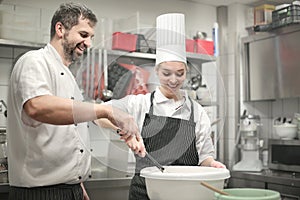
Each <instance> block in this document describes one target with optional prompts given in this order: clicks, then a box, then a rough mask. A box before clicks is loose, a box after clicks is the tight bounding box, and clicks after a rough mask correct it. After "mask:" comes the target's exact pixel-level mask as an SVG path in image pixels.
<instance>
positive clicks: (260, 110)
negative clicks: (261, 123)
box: [254, 101, 272, 118]
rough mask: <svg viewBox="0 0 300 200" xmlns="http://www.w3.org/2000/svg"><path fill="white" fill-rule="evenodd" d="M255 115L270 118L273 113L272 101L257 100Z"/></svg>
mask: <svg viewBox="0 0 300 200" xmlns="http://www.w3.org/2000/svg"><path fill="white" fill-rule="evenodd" d="M254 106H255V113H254V114H255V115H259V116H260V118H268V117H270V116H271V115H272V110H271V109H272V108H271V103H270V102H269V101H262V102H255V103H254Z"/></svg>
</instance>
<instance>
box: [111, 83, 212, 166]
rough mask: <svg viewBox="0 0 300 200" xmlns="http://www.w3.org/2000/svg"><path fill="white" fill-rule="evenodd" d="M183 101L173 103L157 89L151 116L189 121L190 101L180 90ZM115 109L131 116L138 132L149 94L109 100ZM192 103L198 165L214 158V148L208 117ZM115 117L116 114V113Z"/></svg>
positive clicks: (146, 110)
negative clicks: (209, 158)
mask: <svg viewBox="0 0 300 200" xmlns="http://www.w3.org/2000/svg"><path fill="white" fill-rule="evenodd" d="M181 93H182V95H183V97H184V98H183V99H182V100H181V101H174V100H173V99H168V98H167V97H165V96H164V95H163V94H162V93H161V91H160V89H159V87H157V88H156V90H155V93H154V99H153V114H154V115H157V116H165V117H172V118H178V119H184V120H189V119H190V114H191V101H189V98H188V94H187V92H186V91H184V90H181ZM107 103H109V104H112V106H115V107H117V108H120V109H122V110H123V111H126V112H128V113H129V114H131V115H132V116H133V117H134V119H135V120H136V123H137V124H138V127H139V130H140V131H141V130H142V127H143V123H144V118H145V114H146V113H148V112H149V109H150V105H151V101H150V93H148V94H145V95H128V96H126V97H124V98H123V99H120V100H111V101H109V102H107ZM193 103H194V121H195V123H196V127H195V132H196V133H195V134H196V149H197V152H198V156H199V165H200V163H201V162H203V161H204V160H205V159H206V158H208V157H214V154H215V152H214V147H213V143H212V139H211V137H210V136H211V126H210V120H209V117H208V115H207V113H206V111H205V110H204V108H203V107H202V106H201V105H200V104H198V103H196V102H193ZM116 115H117V113H116Z"/></svg>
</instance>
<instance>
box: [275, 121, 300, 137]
mask: <svg viewBox="0 0 300 200" xmlns="http://www.w3.org/2000/svg"><path fill="white" fill-rule="evenodd" d="M273 127H274V129H275V133H276V134H277V135H278V136H279V137H280V138H282V139H294V138H295V137H296V136H297V125H296V124H289V123H284V124H281V125H274V126H273Z"/></svg>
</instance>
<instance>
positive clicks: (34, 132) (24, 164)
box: [7, 44, 91, 187]
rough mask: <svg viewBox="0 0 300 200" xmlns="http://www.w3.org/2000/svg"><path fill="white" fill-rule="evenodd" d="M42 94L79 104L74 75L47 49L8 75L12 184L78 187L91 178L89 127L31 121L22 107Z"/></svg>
mask: <svg viewBox="0 0 300 200" xmlns="http://www.w3.org/2000/svg"><path fill="white" fill-rule="evenodd" d="M41 95H55V96H59V97H63V98H70V99H75V100H78V101H82V100H83V97H82V94H81V92H80V90H79V88H78V85H77V84H76V81H75V78H74V76H73V75H72V73H71V71H70V70H69V68H68V67H66V66H65V65H64V64H63V62H62V59H61V57H60V56H59V54H58V53H57V51H56V50H55V48H54V47H53V46H52V45H51V44H48V45H47V46H45V47H44V48H42V49H39V50H34V51H30V52H27V53H26V54H25V55H23V56H22V57H21V58H20V59H19V60H18V62H17V63H16V65H15V67H14V69H13V72H12V75H11V80H10V86H9V94H8V120H7V137H8V171H9V173H8V174H9V182H10V185H13V186H20V187H34V186H45V185H54V184H60V183H66V184H73V183H79V182H82V181H84V180H86V179H87V178H88V176H89V175H90V163H91V154H90V144H89V134H88V124H87V123H80V124H72V125H61V126H56V125H51V124H46V123H41V122H38V121H35V120H34V119H32V118H30V117H29V116H27V115H26V113H25V112H24V110H23V105H24V103H25V102H26V101H27V100H29V99H31V98H34V97H37V96H41Z"/></svg>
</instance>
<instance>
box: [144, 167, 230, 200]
mask: <svg viewBox="0 0 300 200" xmlns="http://www.w3.org/2000/svg"><path fill="white" fill-rule="evenodd" d="M141 176H142V177H145V180H146V187H147V192H148V196H149V198H150V199H155V200H163V199H164V200H165V199H184V200H209V199H213V195H214V192H213V191H211V190H208V189H207V188H205V187H204V186H202V185H201V184H200V182H201V181H205V182H206V183H208V184H210V185H212V186H213V187H215V188H217V189H220V190H221V189H223V187H224V180H225V179H227V178H229V177H230V173H229V170H228V169H223V168H213V167H200V166H165V172H164V173H161V172H160V171H159V170H158V169H157V167H147V168H144V169H142V170H141Z"/></svg>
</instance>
